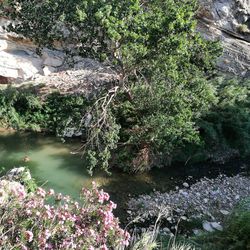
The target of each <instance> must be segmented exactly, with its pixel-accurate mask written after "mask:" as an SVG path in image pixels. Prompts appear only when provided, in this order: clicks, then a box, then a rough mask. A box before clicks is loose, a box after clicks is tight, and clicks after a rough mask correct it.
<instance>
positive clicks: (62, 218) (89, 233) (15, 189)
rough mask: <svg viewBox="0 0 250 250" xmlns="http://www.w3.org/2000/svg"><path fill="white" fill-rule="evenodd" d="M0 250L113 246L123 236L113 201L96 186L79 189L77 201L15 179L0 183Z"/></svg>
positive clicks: (126, 238) (102, 248)
mask: <svg viewBox="0 0 250 250" xmlns="http://www.w3.org/2000/svg"><path fill="white" fill-rule="evenodd" d="M0 194H1V196H0V220H1V224H0V248H1V249H3V250H4V249H6V250H7V249H8V250H9V249H22V250H27V249H39V250H42V249H44V250H45V249H46V250H47V249H53V250H56V249H63V250H66V249H86V250H94V249H100V250H105V249H111V248H112V249H118V248H122V247H124V246H126V245H128V244H129V242H128V241H129V238H130V236H129V234H128V233H127V232H126V231H124V230H122V229H121V228H120V227H119V222H118V219H117V218H115V217H114V215H113V209H114V208H116V204H114V203H113V202H112V201H109V195H108V194H107V193H105V192H103V190H98V189H97V187H96V185H95V184H93V188H92V189H90V190H87V189H83V190H82V192H81V199H80V201H74V200H72V199H71V198H70V197H68V196H63V195H62V194H60V193H59V194H55V193H54V191H53V190H49V191H48V192H46V191H45V190H44V189H42V188H37V189H36V191H35V192H27V190H25V188H24V186H23V185H21V184H20V183H18V182H15V181H7V180H2V181H0Z"/></svg>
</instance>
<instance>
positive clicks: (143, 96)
mask: <svg viewBox="0 0 250 250" xmlns="http://www.w3.org/2000/svg"><path fill="white" fill-rule="evenodd" d="M196 8H197V3H196V1H194V0H182V1H174V0H148V1H147V0H144V1H143V0H124V1H118V0H109V1H108V0H85V1H84V0H74V1H72V0H71V1H69V0H67V1H66V0H59V1H58V0H47V1H32V2H31V1H28V0H23V1H13V0H12V1H9V8H8V9H9V10H11V11H9V12H8V13H9V16H10V17H11V18H12V19H13V20H14V21H15V25H11V26H10V27H9V29H10V30H12V31H15V32H18V33H21V34H23V35H24V36H26V37H28V38H30V39H32V40H34V41H35V42H36V43H38V44H39V45H40V46H50V47H53V43H54V41H55V40H56V41H58V42H61V44H62V46H63V47H64V48H65V49H66V50H67V51H68V44H69V43H70V44H71V47H70V48H71V49H70V51H68V52H70V54H73V55H75V54H77V55H81V56H88V57H92V58H95V59H97V60H100V61H102V62H104V63H105V64H109V65H111V66H112V67H113V68H114V69H115V70H116V72H117V74H118V75H119V81H118V82H116V83H115V88H113V89H109V90H106V91H104V92H103V93H102V94H101V95H100V96H99V97H97V100H95V101H93V105H92V106H91V107H90V109H89V110H88V114H90V115H91V121H90V122H89V123H88V124H87V126H86V123H85V125H82V126H83V130H84V131H85V134H86V143H85V145H84V146H83V148H84V152H85V154H84V155H85V156H87V158H88V159H89V160H90V163H91V164H90V166H91V167H90V170H91V171H92V169H93V168H94V167H95V166H98V165H101V166H102V167H103V168H104V169H105V170H107V169H108V166H109V165H110V163H112V164H111V165H117V164H120V163H121V162H122V163H123V164H122V165H125V166H126V167H128V166H130V167H129V168H130V169H133V170H135V171H138V170H145V169H148V168H149V167H151V166H153V165H155V164H158V163H159V162H160V161H161V159H165V158H166V156H168V157H169V156H171V155H172V154H173V153H174V152H175V151H176V149H178V148H179V147H180V146H181V145H183V144H184V143H185V142H193V141H197V140H198V138H199V137H198V132H197V129H196V126H195V121H196V119H197V118H198V117H199V116H201V114H202V113H203V112H204V111H205V110H207V109H208V108H209V106H210V103H212V101H213V98H214V95H213V87H212V85H210V84H209V83H208V80H207V78H208V77H209V76H210V75H211V72H212V70H213V67H214V63H215V59H216V57H217V55H218V53H219V51H220V49H219V46H218V44H217V43H214V42H208V41H204V40H203V39H202V38H201V37H200V35H199V34H198V33H197V32H196V30H195V27H196V22H195V19H194V13H195V10H196ZM40 13H43V15H40ZM114 153H115V154H114ZM131 166H132V167H131Z"/></svg>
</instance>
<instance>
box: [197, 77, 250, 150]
mask: <svg viewBox="0 0 250 250" xmlns="http://www.w3.org/2000/svg"><path fill="white" fill-rule="evenodd" d="M214 85H215V87H216V98H217V102H216V103H215V104H214V105H213V106H212V108H211V110H210V111H209V112H208V113H207V114H206V115H204V116H203V117H202V119H201V120H200V122H199V123H198V124H199V127H200V130H201V137H202V138H203V140H204V142H205V145H206V147H207V148H210V150H211V149H212V150H213V151H215V150H218V149H220V148H228V147H230V148H235V149H238V150H239V151H240V152H241V153H242V154H247V153H249V152H250V136H249V134H250V116H249V114H250V108H249V107H250V106H249V104H250V81H249V80H240V79H232V78H231V79H228V78H219V79H217V80H216V81H215V83H214Z"/></svg>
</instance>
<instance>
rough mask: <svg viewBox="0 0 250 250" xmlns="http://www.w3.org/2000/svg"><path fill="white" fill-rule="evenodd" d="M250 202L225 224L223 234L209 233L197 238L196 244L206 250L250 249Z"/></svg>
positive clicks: (245, 202)
mask: <svg viewBox="0 0 250 250" xmlns="http://www.w3.org/2000/svg"><path fill="white" fill-rule="evenodd" d="M249 235H250V202H249V199H248V200H246V201H244V204H242V207H239V208H237V209H235V211H234V212H233V214H232V215H230V217H229V218H228V220H227V221H226V222H225V225H224V230H223V231H222V232H214V233H207V234H205V235H202V236H197V237H196V239H195V240H196V242H198V244H199V245H200V246H201V249H204V250H206V249H207V250H210V249H214V250H222V249H228V250H242V249H246V250H247V249H250V238H249Z"/></svg>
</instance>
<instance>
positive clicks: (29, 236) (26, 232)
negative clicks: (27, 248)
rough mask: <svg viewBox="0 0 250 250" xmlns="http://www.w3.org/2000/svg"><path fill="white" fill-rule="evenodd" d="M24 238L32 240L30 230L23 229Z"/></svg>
mask: <svg viewBox="0 0 250 250" xmlns="http://www.w3.org/2000/svg"><path fill="white" fill-rule="evenodd" d="M25 238H26V239H27V241H28V242H31V241H32V240H33V233H32V232H31V231H25Z"/></svg>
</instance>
